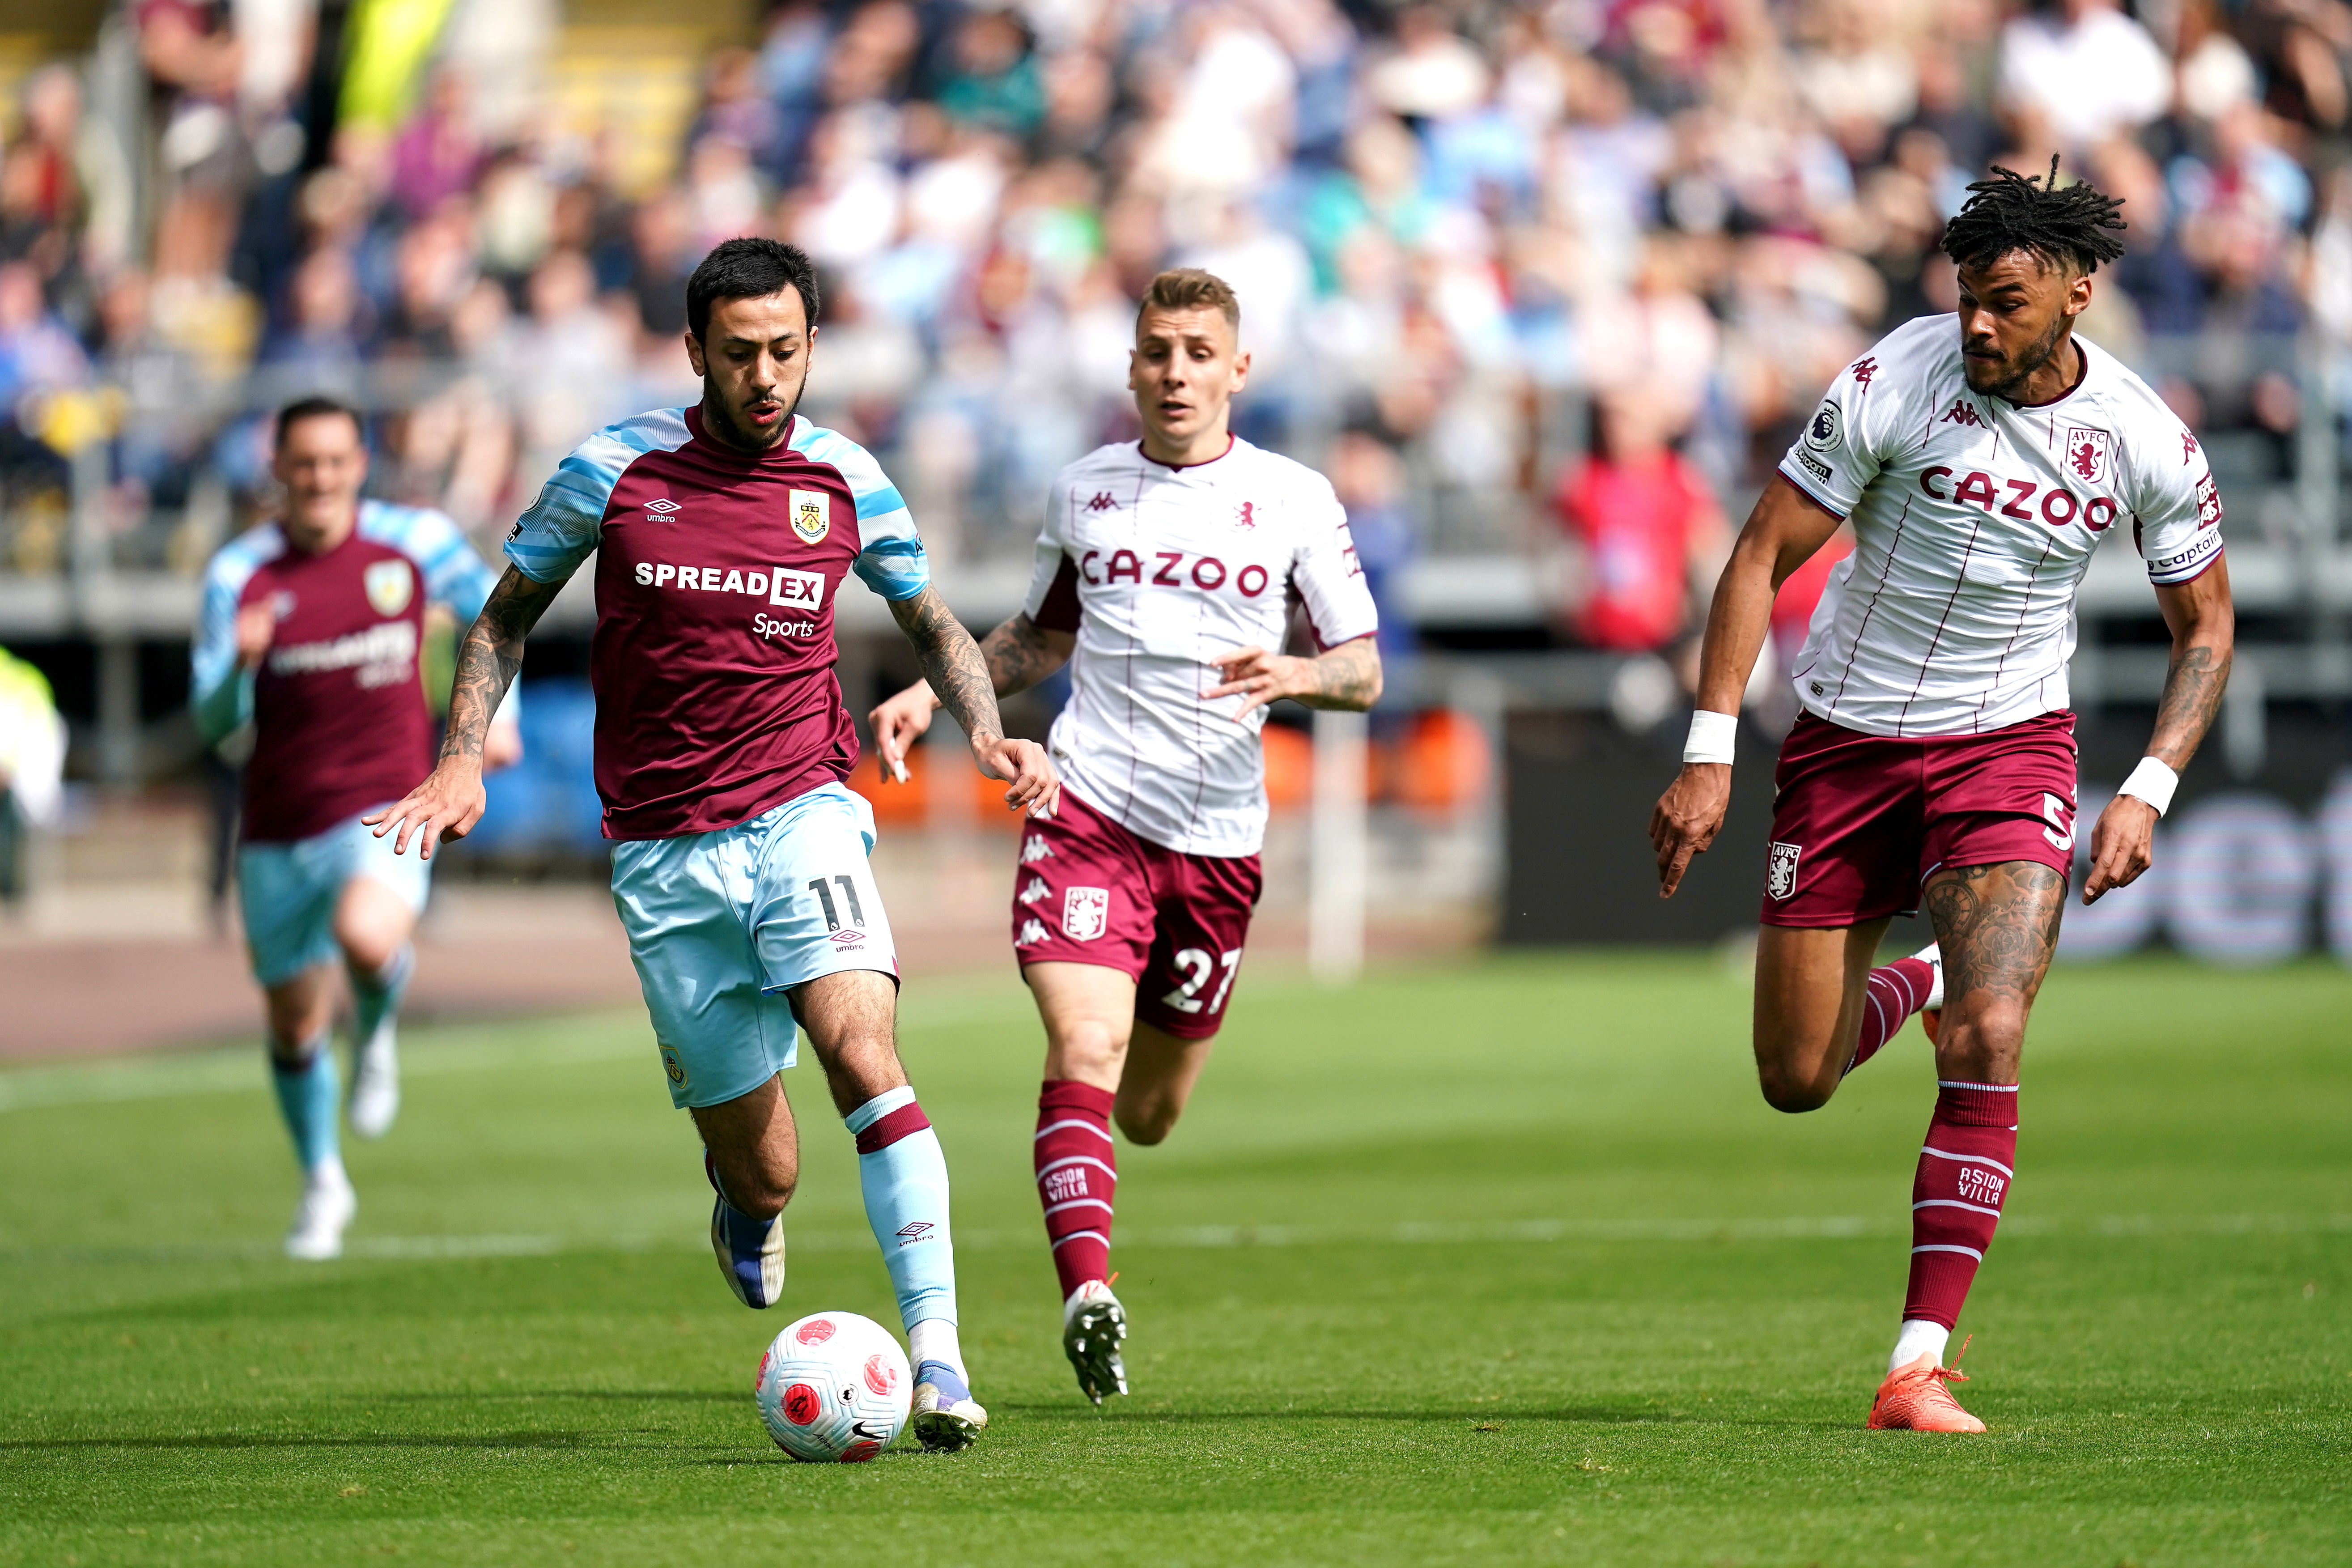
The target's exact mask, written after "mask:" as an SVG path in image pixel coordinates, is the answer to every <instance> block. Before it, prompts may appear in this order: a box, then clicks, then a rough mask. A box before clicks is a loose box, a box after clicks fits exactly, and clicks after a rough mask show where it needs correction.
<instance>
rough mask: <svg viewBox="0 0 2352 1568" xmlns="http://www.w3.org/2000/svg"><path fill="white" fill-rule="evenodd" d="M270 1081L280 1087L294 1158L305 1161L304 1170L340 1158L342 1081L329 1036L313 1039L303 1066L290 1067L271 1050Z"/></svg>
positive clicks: (282, 1108) (283, 1111)
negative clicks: (308, 1057) (291, 1138)
mask: <svg viewBox="0 0 2352 1568" xmlns="http://www.w3.org/2000/svg"><path fill="white" fill-rule="evenodd" d="M269 1081H270V1085H271V1087H273V1088H274V1089H277V1090H278V1111H279V1112H280V1113H281V1114H282V1115H283V1116H284V1117H285V1118H286V1131H289V1132H290V1133H292V1134H293V1136H294V1157H295V1158H296V1159H298V1160H299V1161H301V1162H302V1169H303V1170H305V1171H315V1170H317V1169H318V1168H319V1167H320V1166H321V1165H323V1164H325V1163H327V1162H328V1161H330V1160H336V1161H340V1160H341V1158H342V1141H341V1135H340V1129H339V1127H338V1122H339V1121H340V1120H341V1116H342V1104H343V1082H342V1077H341V1074H339V1073H338V1072H336V1070H335V1053H334V1051H333V1049H332V1048H331V1047H330V1044H329V1041H328V1037H326V1036H325V1035H323V1034H322V1035H320V1037H318V1038H317V1039H315V1040H312V1041H311V1042H310V1060H309V1061H307V1062H305V1063H303V1064H302V1065H301V1066H300V1067H288V1066H287V1065H286V1064H285V1063H284V1062H281V1061H279V1060H278V1054H277V1053H276V1052H275V1051H272V1052H271V1053H270V1055H269Z"/></svg>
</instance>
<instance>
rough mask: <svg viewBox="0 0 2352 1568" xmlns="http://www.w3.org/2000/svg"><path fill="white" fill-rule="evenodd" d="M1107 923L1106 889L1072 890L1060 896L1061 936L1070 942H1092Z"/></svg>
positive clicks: (1107, 900)
mask: <svg viewBox="0 0 2352 1568" xmlns="http://www.w3.org/2000/svg"><path fill="white" fill-rule="evenodd" d="M1109 923H1110V889H1108V888H1072V889H1070V890H1069V891H1068V892H1066V893H1065V894H1064V895H1063V896H1062V934H1063V935H1064V936H1066V937H1068V938H1069V939H1070V940H1071V941H1072V942H1092V941H1094V939H1095V938H1097V937H1098V936H1100V935H1102V933H1103V928H1104V927H1105V926H1107V925H1108V924H1109Z"/></svg>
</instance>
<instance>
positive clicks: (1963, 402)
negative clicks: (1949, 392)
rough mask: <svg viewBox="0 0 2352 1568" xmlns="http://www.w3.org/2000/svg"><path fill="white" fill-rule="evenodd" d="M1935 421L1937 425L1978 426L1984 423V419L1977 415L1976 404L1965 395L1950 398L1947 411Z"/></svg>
mask: <svg viewBox="0 0 2352 1568" xmlns="http://www.w3.org/2000/svg"><path fill="white" fill-rule="evenodd" d="M1937 424H1939V425H1974V426H1979V428H1981V427H1982V426H1983V425H1984V421H1983V420H1982V419H1979V418H1978V417H1977V411H1976V405H1974V404H1972V403H1970V402H1969V400H1968V399H1967V398H1965V397H1955V398H1954V399H1952V406H1951V409H1950V411H1949V412H1948V413H1947V414H1946V415H1945V416H1943V418H1941V419H1939V420H1937Z"/></svg>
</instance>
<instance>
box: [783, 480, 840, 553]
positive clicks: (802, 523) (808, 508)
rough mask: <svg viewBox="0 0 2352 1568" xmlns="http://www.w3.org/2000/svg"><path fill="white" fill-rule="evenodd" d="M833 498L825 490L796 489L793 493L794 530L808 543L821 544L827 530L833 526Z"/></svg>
mask: <svg viewBox="0 0 2352 1568" xmlns="http://www.w3.org/2000/svg"><path fill="white" fill-rule="evenodd" d="M832 500H833V498H832V497H830V496H828V495H826V494H825V493H824V491H823V490H794V491H793V493H792V502H791V505H792V519H793V532H794V533H797V534H799V535H800V536H801V541H802V542H803V543H806V544H821V543H823V542H824V536H825V532H826V531H827V530H829V529H831V528H832V527H833V510H832Z"/></svg>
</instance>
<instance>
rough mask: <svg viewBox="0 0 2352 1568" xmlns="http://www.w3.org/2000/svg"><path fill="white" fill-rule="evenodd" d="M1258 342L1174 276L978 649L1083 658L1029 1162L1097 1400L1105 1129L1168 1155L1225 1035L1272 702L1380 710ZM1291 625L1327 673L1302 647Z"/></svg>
mask: <svg viewBox="0 0 2352 1568" xmlns="http://www.w3.org/2000/svg"><path fill="white" fill-rule="evenodd" d="M1240 328H1241V309H1240V306H1239V305H1238V304H1237V303H1236V302H1235V300H1234V292H1233V290H1232V289H1230V288H1228V287H1227V286H1226V285H1225V284H1224V282H1223V280H1222V279H1217V278H1214V277H1213V276H1211V275H1210V274H1208V273H1205V272H1200V271H1193V270H1189V269H1188V270H1180V271H1174V272H1163V273H1161V274H1160V276H1159V277H1158V278H1156V279H1152V283H1151V288H1150V292H1149V293H1148V294H1147V296H1146V297H1145V299H1144V302H1143V307H1142V310H1140V312H1139V314H1138V316H1137V318H1136V323H1135V348H1134V351H1133V353H1131V354H1130V355H1129V377H1128V385H1129V388H1130V389H1131V390H1132V391H1133V392H1134V394H1135V407H1136V412H1137V414H1139V416H1141V418H1142V421H1143V438H1142V440H1141V441H1140V442H1135V441H1126V442H1120V443H1118V445H1116V446H1109V447H1102V448H1100V449H1098V450H1097V451H1096V452H1094V453H1092V454H1091V455H1089V456H1087V457H1084V458H1079V459H1078V460H1077V461H1076V462H1075V463H1072V464H1071V465H1070V466H1069V467H1068V468H1065V469H1063V470H1062V472H1061V473H1060V474H1059V475H1058V476H1056V478H1055V480H1054V485H1053V489H1052V491H1051V493H1050V494H1049V496H1048V497H1047V500H1046V505H1045V531H1043V532H1042V533H1041V534H1039V536H1038V540H1037V559H1036V567H1035V570H1034V573H1033V574H1032V575H1031V578H1030V582H1029V595H1028V598H1027V601H1026V603H1025V604H1024V607H1023V609H1022V611H1021V613H1020V614H1018V615H1016V616H1013V618H1012V619H1011V620H1009V621H1006V622H1005V623H1004V624H1003V626H999V627H997V628H996V629H995V630H994V631H992V632H991V633H990V634H989V635H988V637H986V638H985V639H984V640H983V641H982V645H981V647H982V651H983V652H984V653H985V654H986V655H987V656H988V668H989V673H990V675H991V676H992V678H993V679H994V681H995V685H996V689H997V691H998V692H1000V693H1007V694H1009V693H1011V692H1015V691H1020V690H1023V689H1026V688H1028V687H1030V686H1033V685H1034V684H1036V682H1038V681H1039V680H1042V679H1045V677H1046V676H1047V675H1050V674H1051V673H1053V672H1054V671H1055V669H1057V668H1061V666H1062V665H1063V663H1064V662H1065V661H1066V662H1068V664H1069V666H1070V700H1069V702H1068V705H1067V706H1066V707H1065V708H1064V709H1063V710H1062V711H1061V714H1060V716H1059V717H1058V718H1056V719H1055V721H1054V729H1053V734H1052V736H1051V739H1050V742H1049V743H1050V745H1051V746H1052V749H1053V753H1054V760H1055V763H1056V764H1057V765H1058V766H1059V767H1060V769H1061V772H1062V776H1063V780H1064V787H1063V790H1062V798H1061V805H1060V806H1059V808H1058V809H1057V810H1056V811H1055V815H1054V816H1053V817H1052V818H1051V819H1048V820H1040V821H1036V822H1033V823H1031V824H1030V825H1029V826H1028V829H1027V831H1026V833H1025V834H1024V836H1023V837H1022V841H1021V863H1020V867H1019V869H1018V875H1017V878H1016V882H1017V886H1016V889H1015V891H1014V893H1013V952H1014V955H1015V957H1017V958H1018V960H1019V961H1020V963H1021V966H1022V973H1023V975H1024V977H1025V978H1026V979H1027V980H1028V982H1029V989H1030V992H1031V994H1033V995H1034V997H1035V998H1036V1002H1037V1011H1038V1013H1039V1014H1040V1015H1041V1016H1043V1018H1044V1020H1045V1092H1044V1093H1043V1094H1042V1095H1041V1096H1040V1097H1039V1099H1038V1102H1037V1112H1038V1113H1037V1136H1036V1141H1035V1167H1036V1176H1037V1195H1038V1199H1039V1201H1040V1202H1041V1203H1042V1204H1043V1205H1045V1234H1046V1236H1047V1237H1048V1238H1049V1239H1050V1241H1051V1242H1052V1245H1053V1252H1054V1267H1055V1270H1056V1271H1057V1273H1058V1274H1059V1275H1060V1277H1061V1286H1062V1296H1063V1303H1062V1346H1063V1349H1064V1350H1065V1351H1066V1352H1067V1353H1068V1355H1069V1358H1070V1362H1071V1364H1072V1365H1074V1366H1075V1367H1076V1369H1077V1373H1078V1386H1079V1387H1080V1388H1081V1389H1083V1390H1084V1391H1085V1392H1086V1394H1087V1397H1088V1398H1090V1399H1092V1400H1094V1401H1095V1403H1097V1405H1099V1404H1100V1403H1102V1399H1103V1396H1104V1395H1105V1394H1124V1393H1126V1392H1127V1373H1126V1369H1125V1366H1124V1364H1123V1363H1122V1360H1121V1357H1120V1353H1119V1342H1120V1341H1121V1340H1122V1339H1124V1338H1125V1337H1126V1334H1127V1319H1126V1313H1125V1310H1124V1309H1123V1308H1122V1307H1121V1306H1120V1305H1119V1301H1118V1298H1117V1297H1116V1296H1114V1295H1112V1294H1111V1290H1110V1225H1111V1204H1112V1201H1113V1197H1114V1194H1115V1193H1116V1192H1117V1189H1118V1155H1117V1153H1116V1152H1115V1145H1114V1144H1113V1143H1112V1142H1111V1135H1110V1124H1111V1122H1112V1121H1113V1120H1116V1121H1118V1125H1119V1129H1120V1130H1121V1131H1124V1132H1125V1133H1126V1134H1127V1135H1128V1137H1129V1138H1130V1139H1131V1140H1133V1141H1134V1142H1138V1143H1145V1144H1150V1143H1157V1142H1160V1140H1162V1139H1164V1138H1166V1137H1167V1136H1168V1133H1169V1131H1170V1130H1171V1128H1173V1127H1174V1126H1175V1125H1176V1119H1177V1118H1178V1117H1179V1116H1181V1115H1182V1114H1183V1110H1184V1103H1185V1101H1186V1100H1188V1099H1189V1098H1191V1096H1192V1086H1193V1084H1194V1083H1195V1082H1196V1081H1197V1080H1198V1079H1199V1078H1200V1076H1201V1069H1202V1068H1203V1067H1204V1066H1206V1065H1207V1063H1208V1059H1209V1047H1210V1043H1211V1042H1212V1041H1213V1039H1214V1038H1215V1037H1216V1033H1217V1029H1218V1027H1219V1026H1220V1025H1222V1024H1223V1022H1224V1016H1225V1008H1226V1005H1228V1003H1229V1002H1230V1001H1231V1000H1232V997H1233V987H1234V975H1235V973H1237V972H1238V971H1239V969H1240V966H1241V961H1242V944H1243V940H1244V937H1245V936H1246V935H1247V933H1248V931H1249V921H1250V910H1252V908H1253V907H1255V904H1256V902H1257V897H1258V889H1259V873H1258V848H1259V846H1260V844H1261V843H1262V842H1263V841H1264V839H1265V757H1264V754H1263V752H1262V751H1261V749H1260V746H1259V742H1258V731H1259V730H1260V728H1262V727H1263V726H1264V724H1265V708H1266V704H1268V703H1270V702H1273V701H1274V700H1276V699H1277V698H1283V697H1289V698H1294V699H1296V700H1298V701H1300V702H1303V703H1305V704H1307V706H1308V707H1310V708H1345V709H1356V710H1361V709H1365V708H1369V707H1370V706H1371V705H1372V703H1373V702H1374V701H1375V700H1378V698H1379V697H1380V694H1381V662H1380V653H1379V651H1378V649H1377V648H1376V647H1375V646H1374V644H1373V634H1374V633H1375V632H1376V631H1377V630H1378V629H1379V622H1378V617H1377V614H1376V612H1375V611H1374V609H1373V607H1372V598H1371V595H1370V592H1369V590H1368V589H1367V588H1366V586H1365V584H1364V578H1363V573H1362V571H1361V569H1360V567H1359V566H1358V565H1357V563H1356V552H1355V549H1354V546H1353V545H1352V544H1351V543H1350V542H1349V537H1348V520H1347V516H1346V514H1345V513H1344V512H1342V511H1341V510H1340V508H1339V500H1338V499H1337V498H1336V497H1335V496H1334V495H1333V494H1332V493H1331V486H1330V485H1329V483H1328V481H1326V480H1325V479H1323V477H1322V476H1321V475H1319V474H1318V473H1316V472H1315V471H1314V470H1312V469H1311V468H1304V467H1302V466H1300V465H1299V464H1297V463H1294V462H1292V461H1291V460H1290V459H1288V458H1282V457H1277V456H1276V455H1275V454H1274V453H1272V452H1265V451H1261V450H1259V449H1258V448H1257V447H1253V446H1251V445H1250V444H1249V443H1248V442H1246V441H1243V440H1239V439H1236V438H1235V437H1234V436H1233V435H1232V434H1231V433H1230V432H1229V431H1228V429H1227V425H1228V416H1229V414H1230V412H1231V405H1232V402H1233V397H1234V394H1235V393H1237V392H1239V391H1241V389H1242V387H1243V385H1244V383H1245V382H1246V381H1247V380H1248V377H1249V355H1247V354H1245V353H1242V352H1241V349H1240V343H1239V333H1240ZM1294 608H1303V609H1304V610H1305V612H1306V616H1307V626H1308V629H1309V630H1310V631H1311V632H1312V634H1313V635H1314V637H1315V638H1316V640H1317V642H1318V645H1319V646H1320V647H1321V648H1322V650H1323V651H1322V652H1321V653H1320V654H1319V655H1318V656H1317V657H1315V658H1290V657H1286V655H1284V654H1283V653H1282V652H1281V651H1280V650H1281V647H1282V644H1283V640H1284V637H1285V634H1286V631H1287V630H1288V628H1289V624H1290V617H1291V613H1292V611H1293V609H1294ZM939 705H940V703H939V699H938V697H936V696H935V695H934V694H933V690H932V688H931V686H930V685H929V683H919V684H917V685H915V686H913V687H910V688H908V689H907V690H905V691H902V692H900V693H899V694H898V696H896V697H893V698H892V699H890V700H889V701H887V702H886V703H884V704H883V705H882V706H881V707H879V708H877V709H876V710H874V714H873V721H874V737H875V745H876V748H877V750H878V751H879V752H881V755H882V760H883V763H884V765H885V766H886V767H893V766H896V765H897V764H898V762H899V761H900V759H902V758H903V757H904V756H905V755H906V749H907V746H908V742H910V741H912V740H913V739H914V738H915V737H917V736H919V735H920V734H921V733H922V732H923V731H924V729H925V728H926V727H927V726H928V725H929V723H930V721H931V713H932V711H933V710H935V709H936V708H938V706H939Z"/></svg>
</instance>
